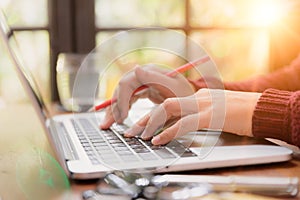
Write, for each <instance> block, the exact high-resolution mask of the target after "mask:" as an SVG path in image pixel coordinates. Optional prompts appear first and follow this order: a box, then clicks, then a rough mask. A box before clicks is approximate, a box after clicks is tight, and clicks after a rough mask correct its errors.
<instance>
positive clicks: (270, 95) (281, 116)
mask: <svg viewBox="0 0 300 200" xmlns="http://www.w3.org/2000/svg"><path fill="white" fill-rule="evenodd" d="M292 94H293V93H292V92H288V91H282V90H276V89H267V90H265V91H264V92H263V94H262V96H261V97H260V98H259V100H258V102H257V105H256V108H255V110H254V113H253V117H252V133H253V135H254V136H255V137H259V138H276V139H280V140H284V141H286V142H289V143H291V141H292V138H291V135H290V133H291V132H290V130H289V129H290V126H289V120H290V119H289V113H290V107H289V100H290V96H291V95H292Z"/></svg>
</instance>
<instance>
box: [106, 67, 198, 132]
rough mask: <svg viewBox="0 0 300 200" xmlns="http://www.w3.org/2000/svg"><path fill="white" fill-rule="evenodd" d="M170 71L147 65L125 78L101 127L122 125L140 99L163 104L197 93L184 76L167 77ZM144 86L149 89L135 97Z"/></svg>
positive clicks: (116, 91)
mask: <svg viewBox="0 0 300 200" xmlns="http://www.w3.org/2000/svg"><path fill="white" fill-rule="evenodd" d="M169 71H170V70H167V69H165V68H159V67H157V66H155V65H145V66H143V67H136V68H135V69H134V70H132V71H130V72H129V73H127V74H126V75H125V76H123V77H122V79H121V80H120V82H119V85H118V88H117V89H116V90H115V92H114V95H113V97H114V98H116V99H117V102H116V103H114V104H113V105H112V106H110V107H108V108H107V109H106V115H105V119H104V121H103V122H102V124H101V125H100V127H101V128H103V129H107V128H109V127H110V126H111V125H112V124H113V123H114V122H118V123H122V122H123V120H124V119H125V118H126V117H127V115H128V111H129V109H130V105H131V104H132V103H133V102H135V101H136V100H137V99H138V98H149V99H150V100H151V101H152V102H154V103H162V102H163V101H164V100H165V99H167V98H170V97H183V96H189V95H192V94H193V93H194V92H195V91H194V88H193V86H192V84H190V83H189V81H188V80H187V79H186V78H185V77H184V76H183V75H181V74H178V75H176V76H175V77H169V76H166V75H165V74H166V73H167V72H169ZM142 85H146V86H148V88H147V89H146V90H145V91H144V92H139V93H138V94H135V95H134V96H133V92H134V91H135V90H136V89H137V88H138V87H140V86H142Z"/></svg>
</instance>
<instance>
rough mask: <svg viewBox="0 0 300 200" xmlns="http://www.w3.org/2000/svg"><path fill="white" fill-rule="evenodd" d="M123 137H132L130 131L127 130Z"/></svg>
mask: <svg viewBox="0 0 300 200" xmlns="http://www.w3.org/2000/svg"><path fill="white" fill-rule="evenodd" d="M124 136H125V137H132V136H133V134H132V129H130V128H129V129H127V130H126V131H125V132H124Z"/></svg>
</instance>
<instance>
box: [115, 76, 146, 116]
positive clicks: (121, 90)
mask: <svg viewBox="0 0 300 200" xmlns="http://www.w3.org/2000/svg"><path fill="white" fill-rule="evenodd" d="M141 85H142V84H141V83H140V82H138V80H137V79H136V77H135V74H134V73H133V72H130V73H128V74H126V75H125V76H123V77H122V79H121V80H120V81H119V84H118V89H117V90H116V92H115V97H116V99H117V102H116V106H117V107H116V109H117V110H116V112H119V116H118V117H119V120H120V121H123V120H124V119H125V118H126V117H127V115H128V111H129V107H130V102H131V97H132V94H133V92H134V91H135V90H136V89H137V88H138V87H140V86H141Z"/></svg>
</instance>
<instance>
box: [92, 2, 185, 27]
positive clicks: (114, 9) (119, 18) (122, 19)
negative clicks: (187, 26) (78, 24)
mask: <svg viewBox="0 0 300 200" xmlns="http://www.w3.org/2000/svg"><path fill="white" fill-rule="evenodd" d="M95 11H96V26H97V27H98V28H111V27H136V26H183V25H184V23H185V20H184V16H185V13H184V11H185V1H183V0H164V1H161V0H96V8H95Z"/></svg>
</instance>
